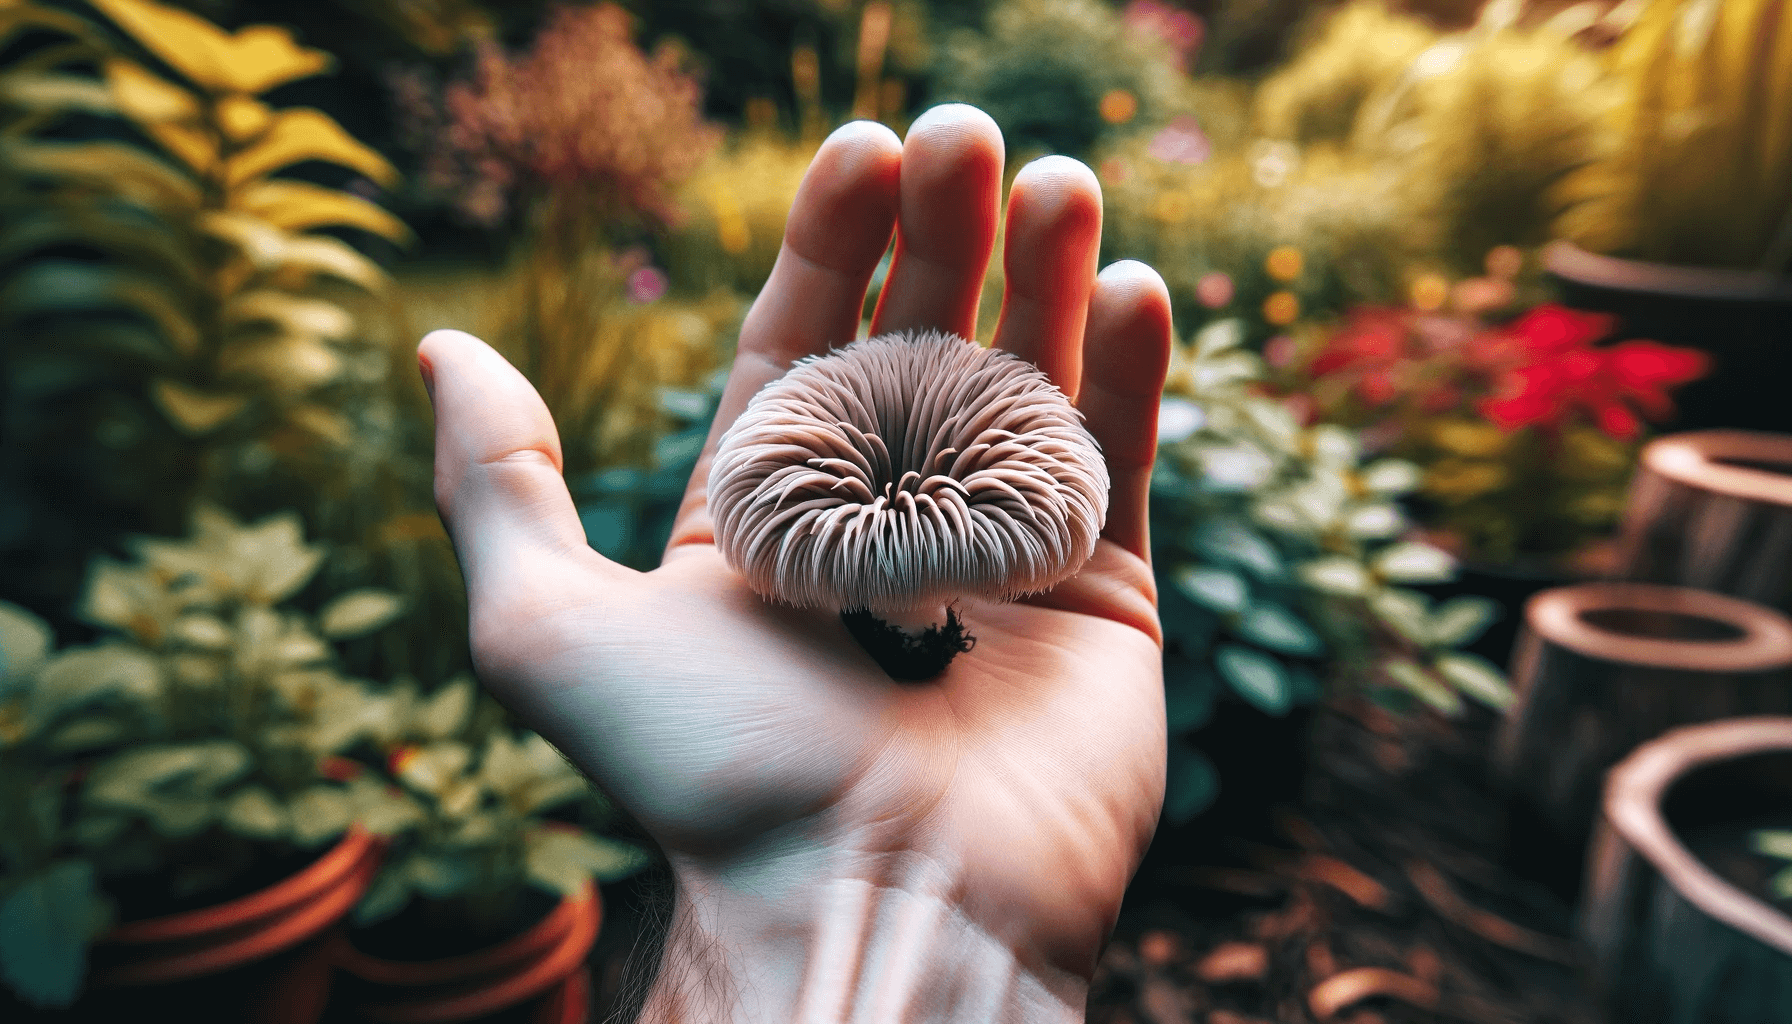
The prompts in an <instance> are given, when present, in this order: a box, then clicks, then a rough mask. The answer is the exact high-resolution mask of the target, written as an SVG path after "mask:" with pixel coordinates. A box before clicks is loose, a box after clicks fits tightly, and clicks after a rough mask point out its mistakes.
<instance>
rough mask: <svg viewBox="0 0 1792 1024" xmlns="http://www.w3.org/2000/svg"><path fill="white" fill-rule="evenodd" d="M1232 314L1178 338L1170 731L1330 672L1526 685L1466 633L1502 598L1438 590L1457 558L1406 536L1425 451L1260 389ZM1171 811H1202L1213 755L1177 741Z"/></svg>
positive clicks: (1450, 700) (1168, 529)
mask: <svg viewBox="0 0 1792 1024" xmlns="http://www.w3.org/2000/svg"><path fill="white" fill-rule="evenodd" d="M1242 341H1243V328H1242V325H1240V324H1238V323H1237V322H1235V321H1220V322H1218V323H1216V324H1213V325H1210V326H1209V327H1207V328H1205V329H1203V330H1202V332H1201V333H1200V334H1199V335H1198V336H1197V337H1196V339H1195V341H1194V343H1193V344H1192V345H1191V346H1187V347H1183V348H1179V350H1178V351H1177V353H1176V355H1175V359H1174V361H1173V363H1172V367H1171V374H1170V380H1169V383H1168V384H1167V385H1166V388H1165V395H1166V397H1165V399H1164V403H1163V408H1162V410H1161V411H1160V414H1159V424H1160V444H1159V448H1158V466H1157V469H1156V470H1155V472H1154V475H1153V480H1152V494H1151V499H1152V500H1151V507H1152V537H1153V543H1154V545H1155V548H1156V550H1155V551H1154V553H1153V560H1154V564H1155V565H1156V567H1157V573H1158V581H1159V587H1158V589H1159V594H1160V600H1161V601H1162V614H1163V622H1164V631H1165V637H1166V651H1165V658H1164V676H1165V687H1166V694H1165V697H1166V702H1167V706H1168V709H1169V721H1170V729H1171V732H1172V735H1180V734H1182V733H1186V732H1189V731H1192V730H1195V729H1197V728H1199V727H1200V726H1201V725H1202V724H1204V723H1205V722H1206V720H1207V718H1208V716H1209V715H1210V714H1211V711H1212V708H1213V704H1214V701H1215V700H1216V699H1217V698H1218V697H1219V696H1220V694H1221V693H1223V692H1230V693H1232V694H1233V695H1235V696H1236V697H1238V698H1239V699H1242V700H1243V701H1245V702H1247V703H1249V704H1250V705H1252V706H1253V707H1256V708H1257V709H1258V710H1260V711H1263V712H1264V713H1266V714H1270V715H1282V714H1286V713H1287V712H1288V711H1289V709H1290V708H1292V707H1294V706H1295V705H1296V704H1300V703H1308V702H1311V701H1313V700H1316V699H1318V698H1319V697H1320V696H1321V695H1322V693H1324V692H1326V691H1327V690H1328V689H1329V690H1333V691H1338V690H1351V689H1357V690H1365V689H1366V690H1368V691H1370V692H1371V693H1374V694H1377V695H1379V696H1381V697H1382V699H1384V700H1389V701H1393V702H1395V703H1406V704H1409V705H1415V706H1422V707H1426V708H1430V709H1432V710H1434V711H1436V712H1439V713H1442V714H1445V715H1455V714H1459V713H1461V712H1462V710H1463V698H1464V697H1467V698H1470V699H1473V700H1475V701H1477V702H1480V703H1483V704H1486V705H1488V706H1491V707H1493V708H1495V709H1503V708H1505V707H1506V706H1507V705H1509V704H1510V703H1511V701H1512V693H1511V690H1510V688H1509V687H1508V686H1507V684H1506V682H1505V679H1504V677H1503V676H1502V675H1501V673H1500V672H1499V670H1498V669H1496V668H1494V667H1493V666H1492V665H1491V664H1488V663H1487V662H1485V661H1484V660H1482V659H1480V658H1477V657H1475V656H1473V655H1470V654H1466V653H1463V652H1460V651H1458V650H1456V648H1457V647H1459V646H1460V645H1461V644H1464V643H1466V642H1468V641H1470V640H1472V639H1474V637H1476V636H1478V635H1479V634H1480V632H1481V630H1482V629H1484V628H1485V627H1486V626H1487V624H1488V623H1489V622H1490V621H1491V620H1492V614H1493V610H1492V607H1491V604H1490V602H1488V601H1486V600H1484V599H1481V598H1470V597H1464V598H1456V599H1453V600H1451V601H1448V602H1445V603H1443V604H1442V605H1434V604H1433V602H1432V601H1431V600H1430V599H1429V598H1427V597H1426V596H1425V595H1423V594H1422V593H1420V592H1418V591H1416V590H1413V589H1411V586H1410V585H1413V584H1425V583H1437V582H1442V581H1445V580H1448V579H1450V578H1452V576H1453V573H1454V568H1455V563H1454V560H1453V559H1452V558H1451V557H1450V556H1449V555H1448V554H1446V553H1444V552H1443V551H1441V550H1439V549H1437V548H1435V547H1432V546H1430V545H1428V544H1425V543H1423V542H1420V541H1415V540H1410V539H1405V538H1404V537H1403V534H1404V533H1406V532H1407V529H1408V524H1407V522H1406V519H1405V516H1404V515H1403V513H1402V512H1401V510H1400V507H1399V505H1398V504H1397V499H1398V498H1399V497H1400V496H1402V495H1405V494H1407V493H1409V492H1411V491H1412V490H1413V489H1414V488H1415V487H1416V486H1417V485H1418V483H1419V472H1418V469H1417V468H1416V467H1414V466H1413V465H1412V464H1410V463H1407V462H1403V461H1400V460H1396V459H1380V460H1376V461H1372V462H1367V463H1365V461H1364V460H1363V458H1362V454H1361V447H1360V442H1359V440H1358V438H1357V436H1356V434H1355V432H1354V431H1351V430H1349V429H1346V428H1344V427H1341V426H1337V425H1334V424H1320V425H1317V426H1312V427H1303V426H1302V425H1301V423H1300V421H1299V419H1298V418H1297V417H1296V416H1295V414H1294V413H1293V412H1292V411H1290V409H1289V408H1288V407H1287V406H1286V405H1284V404H1282V403H1281V402H1278V401H1276V400H1275V399H1273V398H1271V397H1269V396H1267V395H1266V394H1264V393H1263V389H1262V386H1261V385H1262V382H1263V380H1264V378H1265V376H1266V373H1267V368H1266V367H1265V366H1264V364H1263V362H1262V360H1261V358H1260V357H1258V356H1256V355H1255V354H1253V353H1251V352H1249V351H1248V350H1246V349H1244V348H1243V347H1242ZM1172 749H1173V752H1174V753H1173V757H1172V775H1171V780H1170V791H1169V796H1168V797H1167V798H1166V803H1165V814H1166V815H1167V816H1168V817H1169V818H1170V820H1172V821H1177V820H1184V819H1186V818H1188V817H1191V816H1193V815H1194V814H1196V813H1198V812H1199V811H1200V810H1201V808H1202V807H1203V806H1204V804H1205V802H1206V801H1207V800H1208V799H1211V796H1212V793H1213V777H1212V776H1213V771H1212V766H1211V765H1210V764H1208V763H1207V762H1206V761H1205V759H1204V758H1202V757H1201V756H1200V755H1199V753H1198V752H1197V751H1195V750H1194V749H1193V748H1192V747H1190V746H1188V745H1186V744H1185V743H1182V742H1180V741H1178V742H1175V743H1173V744H1172Z"/></svg>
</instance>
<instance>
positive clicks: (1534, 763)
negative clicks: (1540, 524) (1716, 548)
mask: <svg viewBox="0 0 1792 1024" xmlns="http://www.w3.org/2000/svg"><path fill="white" fill-rule="evenodd" d="M1512 682H1513V685H1514V687H1515V688H1516V690H1517V691H1518V702H1517V704H1516V705H1514V706H1513V708H1512V709H1511V710H1510V711H1509V712H1508V713H1507V716H1506V719H1505V721H1504V722H1503V723H1501V726H1500V731H1499V734H1498V736H1497V737H1496V739H1495V744H1494V768H1495V772H1496V774H1497V775H1498V776H1499V777H1500V779H1501V780H1502V781H1503V782H1504V784H1505V785H1506V787H1507V789H1508V791H1509V793H1510V794H1511V797H1512V801H1513V808H1514V814H1515V815H1516V820H1515V822H1514V824H1515V825H1516V826H1517V827H1515V828H1514V829H1513V830H1512V831H1513V840H1514V842H1515V843H1519V842H1522V844H1523V849H1521V850H1518V851H1516V852H1517V853H1519V854H1520V855H1522V856H1525V857H1529V858H1534V859H1531V860H1528V861H1527V863H1526V864H1525V865H1522V866H1524V867H1526V868H1527V869H1529V870H1527V873H1530V874H1532V875H1533V877H1540V879H1541V880H1543V881H1548V882H1550V883H1552V884H1554V885H1556V887H1557V888H1558V889H1560V890H1564V894H1565V895H1567V894H1570V893H1571V890H1572V888H1573V887H1574V886H1575V885H1576V884H1578V880H1579V876H1580V867H1579V865H1581V864H1582V863H1584V861H1583V860H1582V856H1581V854H1582V850H1583V848H1584V846H1585V843H1586V841H1587V839H1588V837H1589V836H1590V835H1591V832H1592V826H1593V821H1594V817H1595V815H1596V814H1597V811H1598V801H1599V792H1600V786H1601V784H1602V780H1603V778H1604V775H1605V772H1606V770H1607V769H1609V768H1610V767H1611V766H1612V765H1613V764H1615V763H1617V761H1618V760H1619V759H1621V758H1622V757H1624V756H1625V755H1626V754H1628V753H1629V752H1630V751H1631V750H1633V749H1635V747H1636V746H1637V744H1639V743H1643V742H1645V741H1647V740H1650V739H1653V738H1654V737H1656V736H1659V735H1661V734H1662V733H1663V732H1665V731H1667V730H1669V729H1671V728H1674V727H1675V726H1679V725H1686V724H1689V723H1693V722H1704V721H1710V720H1713V719H1717V718H1725V717H1730V716H1734V715H1740V714H1755V713H1762V712H1773V713H1778V712H1792V620H1788V619H1787V617H1786V616H1784V615H1782V614H1780V613H1779V612H1776V611H1774V610H1773V609H1771V608H1765V607H1762V606H1760V605H1756V604H1752V603H1750V602H1747V601H1742V600H1739V599H1737V598H1733V597H1725V596H1724V595H1721V594H1711V593H1706V592H1704V591H1699V590H1690V589H1687V588H1684V587H1668V586H1661V585H1658V584H1648V583H1583V584H1579V585H1576V586H1572V587H1559V588H1556V589H1554V590H1546V591H1544V592H1543V593H1540V594H1538V595H1537V596H1535V597H1533V598H1532V599H1531V600H1530V602H1529V603H1528V604H1527V605H1526V606H1525V626H1524V631H1523V633H1522V634H1521V636H1520V638H1519V641H1518V647H1517V650H1516V652H1515V654H1514V656H1513V660H1512Z"/></svg>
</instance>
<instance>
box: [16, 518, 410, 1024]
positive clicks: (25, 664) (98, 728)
mask: <svg viewBox="0 0 1792 1024" xmlns="http://www.w3.org/2000/svg"><path fill="white" fill-rule="evenodd" d="M194 526H195V533H194V535H193V536H192V537H191V538H190V539H187V540H182V541H170V540H152V539H140V540H138V541H137V542H136V543H135V544H134V548H135V554H136V558H135V559H134V560H133V561H131V562H115V561H111V560H109V559H102V560H99V561H96V562H95V563H94V565H93V566H92V569H91V571H90V574H89V579H88V585H87V590H86V594H85V596H84V599H83V603H82V615H83V617H84V618H86V619H87V620H88V621H89V622H91V623H93V624H94V625H96V626H99V627H101V628H102V629H103V630H104V633H103V636H102V639H100V640H99V641H98V642H96V643H93V644H87V645H80V646H74V647H66V648H63V649H61V650H56V649H54V644H53V636H52V634H51V632H50V630H49V628H48V626H46V625H45V624H44V623H43V622H42V621H41V620H39V619H38V618H37V617H36V616H33V615H32V614H30V613H29V612H27V611H25V610H24V609H22V608H19V607H17V606H16V605H10V604H0V656H3V658H4V661H3V663H0V664H3V665H4V668H3V670H0V675H3V682H0V819H3V820H4V821H5V823H6V828H5V829H4V830H3V833H4V839H3V840H0V853H3V855H4V868H5V871H4V874H3V875H0V974H4V976H5V978H6V981H7V983H8V984H9V985H10V986H11V987H13V988H14V989H15V990H16V991H17V992H19V994H20V995H22V996H23V997H25V998H26V999H27V1000H29V1001H31V1002H35V1003H41V1004H48V1005H66V1004H67V1003H68V1002H70V1001H71V1000H72V999H73V998H74V996H75V995H76V994H77V992H78V990H79V984H80V980H81V977H82V964H83V961H84V954H85V948H86V942H87V940H88V939H89V938H91V937H93V936H94V935H96V934H97V933H98V932H99V931H100V930H103V928H104V927H105V926H106V924H108V923H109V920H110V917H111V914H112V911H111V901H110V900H109V899H108V898H107V897H106V896H105V895H104V892H105V888H106V885H107V882H108V881H109V880H117V879H120V878H128V877H133V876H135V877H146V876H147V877H151V878H154V879H156V880H157V884H158V885H159V886H160V887H161V891H162V893H163V894H164V895H165V896H168V897H171V898H175V899H179V898H183V897H188V896H194V895H200V896H203V895H206V894H208V893H212V892H216V891H219V890H221V889H223V888H224V887H226V886H228V885H229V884H230V882H231V881H232V880H233V879H234V878H236V877H238V876H240V875H241V874H242V873H243V871H244V870H245V869H246V868H247V866H248V865H249V864H250V863H251V862H253V861H254V860H255V859H256V858H257V857H266V856H272V855H276V854H278V853H279V852H280V851H283V850H284V851H290V850H294V849H298V850H304V849H314V848H316V847H317V846H319V845H320V844H322V843H324V842H326V841H328V840H330V839H332V838H334V837H335V836H338V835H340V834H341V833H342V832H343V830H344V829H346V828H347V827H348V826H349V824H350V823H351V822H352V821H355V820H360V821H361V822H362V823H363V824H364V825H365V826H366V827H368V828H370V829H373V830H376V831H389V830H394V829H399V828H402V827H404V826H405V825H406V824H407V822H408V821H409V820H410V819H412V818H414V817H415V816H416V811H415V810H414V809H413V808H412V807H411V806H410V804H409V802H408V801H405V800H403V799H401V798H397V797H394V796H393V795H391V794H389V793H388V792H387V790H386V788H385V787H383V786H379V785H376V784H374V783H373V782H372V780H371V779H368V780H360V781H354V782H349V783H346V784H345V783H341V782H337V781H332V780H331V779H330V778H328V777H327V776H326V775H325V773H324V772H323V771H322V770H321V768H320V765H321V764H322V762H323V760H324V759H326V758H328V757H330V756H332V755H335V754H338V753H340V752H342V751H344V750H346V749H348V748H349V747H350V746H352V745H353V744H355V743H356V742H357V741H359V740H360V739H361V738H362V737H363V736H364V735H365V734H366V733H367V732H368V731H369V730H370V729H371V728H373V727H374V726H375V725H376V724H377V719H375V718H373V717H372V716H370V713H369V712H370V709H375V708H378V707H379V704H378V703H377V702H376V701H375V700H374V699H373V697H374V693H373V690H372V689H371V688H370V687H369V685H368V684H366V683H363V682H360V681H357V680H353V679H350V678H348V677H346V676H344V675H342V674H341V673H340V671H339V670H338V668H337V666H336V658H335V655H336V649H335V647H334V646H333V644H334V643H337V642H341V641H345V640H348V639H351V638H353V637H356V636H359V635H362V634H364V633H367V632H370V631H372V630H375V629H378V628H379V627H381V626H382V625H384V624H385V623H387V622H388V621H390V620H391V619H392V618H393V617H395V616H396V615H398V614H400V613H401V611H402V604H401V602H400V601H399V600H398V599H397V598H396V597H395V596H394V595H392V594H389V593H386V592H383V591H377V590H359V591H355V592H352V593H348V594H343V595H341V596H339V597H337V598H336V599H334V600H332V601H331V602H329V603H328V604H326V605H325V606H324V607H323V608H322V609H321V610H320V611H319V612H318V613H317V614H316V615H308V614H305V613H303V612H301V611H298V610H296V609H295V608H294V607H292V605H291V604H290V603H289V599H290V598H291V597H292V595H294V594H295V593H297V592H298V591H299V590H300V589H301V588H302V587H303V586H304V585H305V584H306V583H307V582H308V581H309V580H310V579H311V578H312V576H313V575H314V574H315V573H316V571H317V567H318V565H319V562H320V561H321V559H322V556H323V552H322V551H321V550H320V549H319V548H317V547H316V546H314V545H308V544H306V543H304V541H303V538H302V537H301V534H300V527H299V523H298V520H297V519H296V517H293V516H290V515H287V516H280V517H275V518H271V519H268V520H266V521H264V522H261V523H258V524H255V525H252V526H243V525H240V524H238V523H237V522H235V521H234V520H232V519H231V518H230V517H229V516H228V515H226V514H224V513H223V512H220V511H218V510H216V509H212V508H204V507H202V508H201V509H199V511H198V512H197V513H196V515H195V520H194ZM70 922H87V923H88V924H87V925H85V926H83V927H82V928H80V929H76V930H71V929H70V925H69V923H70ZM50 951H54V953H53V955H52V953H51V952H50Z"/></svg>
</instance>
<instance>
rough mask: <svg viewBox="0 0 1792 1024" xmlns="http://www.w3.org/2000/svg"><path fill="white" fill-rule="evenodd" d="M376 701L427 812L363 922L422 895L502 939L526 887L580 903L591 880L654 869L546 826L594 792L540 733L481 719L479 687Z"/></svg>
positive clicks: (409, 783)
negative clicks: (578, 898) (477, 702)
mask: <svg viewBox="0 0 1792 1024" xmlns="http://www.w3.org/2000/svg"><path fill="white" fill-rule="evenodd" d="M376 703H377V704H378V705H380V711H379V712H378V713H376V714H377V717H378V718H379V719H380V720H381V724H380V725H379V727H378V728H377V729H376V730H375V735H376V737H377V739H378V740H379V742H380V743H381V745H382V747H383V748H384V749H386V750H388V751H389V753H388V755H387V760H386V769H387V771H388V772H389V774H390V777H391V778H393V779H395V780H396V781H397V782H398V783H399V785H400V786H401V787H402V792H403V793H404V794H405V799H407V800H408V801H410V804H411V806H414V807H415V808H417V810H418V814H417V816H416V818H415V819H414V821H412V822H411V823H410V826H411V827H409V828H408V829H406V830H405V831H404V832H403V833H402V834H401V835H400V836H398V837H397V839H396V840H395V842H394V845H393V847H392V849H391V850H390V851H389V854H388V857H387V861H386V863H385V865H384V866H383V867H382V868H381V871H380V874H379V876H378V877H377V878H376V879H375V880H374V883H373V885H372V887H371V888H370V889H369V890H368V892H367V894H366V896H365V897H363V898H362V900H361V903H360V904H359V905H358V906H357V907H356V909H355V920H356V922H357V923H360V924H371V923H373V922H377V921H379V920H382V919H384V918H387V917H390V916H391V915H393V914H396V913H398V912H399V911H400V910H402V909H403V908H404V907H405V905H406V904H407V903H409V902H410V901H411V899H412V898H413V897H414V896H415V897H423V898H425V899H427V900H430V901H433V902H434V903H435V904H437V905H441V906H445V907H447V908H448V909H449V911H450V914H449V916H451V917H452V919H453V920H454V921H455V922H456V924H457V926H459V927H465V928H470V929H472V930H474V931H478V932H487V933H494V932H498V931H501V929H502V927H503V926H504V925H505V924H506V923H507V921H508V917H509V915H510V914H511V913H512V912H513V911H514V909H515V907H516V905H517V893H518V891H519V889H520V888H522V887H523V886H525V885H534V886H537V887H539V888H542V889H544V890H546V891H548V892H550V893H553V894H555V895H562V896H572V895H576V894H577V893H578V892H579V891H580V890H581V889H583V888H584V887H585V886H586V885H587V884H588V883H589V882H590V881H591V879H592V878H593V877H596V878H598V879H599V880H602V881H613V880H615V879H617V878H621V877H623V876H625V875H628V874H630V873H632V872H633V871H635V870H637V869H638V868H640V867H641V866H643V865H644V864H645V863H646V861H647V856H646V854H645V853H643V852H642V851H641V850H639V849H638V848H635V847H632V846H627V845H624V844H621V843H617V842H614V841H610V840H605V839H600V838H598V837H596V836H593V835H591V834H589V833H588V832H586V831H584V830H583V829H580V828H576V827H573V826H571V825H569V824H566V823H562V822H557V821H549V820H547V819H545V818H544V817H543V815H544V814H545V813H546V812H549V811H553V810H555V809H558V808H562V807H564V806H565V805H567V804H570V803H574V802H577V801H581V800H587V799H591V798H592V793H591V789H590V786H589V784H588V783H587V782H586V781H585V779H584V777H583V776H581V775H580V774H579V773H578V772H577V771H575V770H574V769H573V768H572V766H571V765H569V764H567V762H566V760H565V759H564V758H562V757H561V756H560V754H559V753H558V752H557V751H555V750H554V748H553V747H551V746H549V745H548V743H547V741H546V740H544V739H542V738H541V737H540V736H537V735H535V734H533V733H519V732H518V731H517V730H516V729H515V728H514V727H513V726H511V725H510V724H509V722H508V720H507V719H505V718H504V716H502V715H501V714H493V713H490V712H489V710H488V712H487V713H483V714H480V713H476V710H475V698H474V691H473V685H472V683H471V681H470V680H464V679H463V680H459V681H457V682H455V683H451V684H449V685H448V686H446V687H443V688H441V689H440V690H438V691H436V692H435V693H434V694H431V695H429V696H427V697H425V696H422V695H420V694H419V693H418V692H417V690H416V688H415V687H414V686H410V685H400V686H398V687H395V688H393V689H392V690H390V691H388V692H386V693H384V694H381V695H380V697H379V698H378V700H377V702H376Z"/></svg>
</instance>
